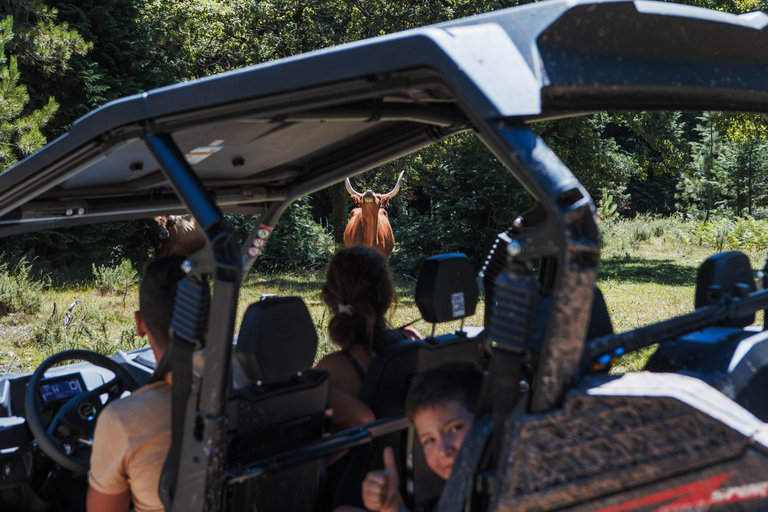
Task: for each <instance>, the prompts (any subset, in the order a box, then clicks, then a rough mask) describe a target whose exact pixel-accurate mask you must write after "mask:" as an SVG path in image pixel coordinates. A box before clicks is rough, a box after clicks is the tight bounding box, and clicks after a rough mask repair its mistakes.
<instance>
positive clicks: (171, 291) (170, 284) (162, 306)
mask: <svg viewBox="0 0 768 512" xmlns="http://www.w3.org/2000/svg"><path fill="white" fill-rule="evenodd" d="M184 259H185V256H184V255H182V254H172V255H170V256H164V257H162V258H157V259H155V260H152V261H150V262H148V263H147V264H146V265H145V266H144V272H143V274H144V276H143V277H142V278H141V284H140V285H139V311H141V316H142V318H143V319H144V323H145V324H146V326H147V329H148V330H149V332H150V333H152V338H153V339H154V340H155V342H156V343H157V344H158V345H159V346H160V347H161V348H163V349H167V348H168V345H170V342H171V339H170V336H169V335H168V330H169V329H170V327H171V317H172V316H173V306H174V301H175V299H176V285H177V284H178V282H179V281H180V280H181V279H183V278H184V277H185V275H186V274H185V273H184V271H183V270H181V264H182V263H183V262H184Z"/></svg>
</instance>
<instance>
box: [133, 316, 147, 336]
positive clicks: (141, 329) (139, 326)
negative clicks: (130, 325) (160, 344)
mask: <svg viewBox="0 0 768 512" xmlns="http://www.w3.org/2000/svg"><path fill="white" fill-rule="evenodd" d="M133 319H134V321H135V322H136V334H137V335H138V336H140V337H142V338H143V337H145V336H146V335H147V334H149V330H147V324H145V323H144V317H143V316H141V311H136V312H134V313H133Z"/></svg>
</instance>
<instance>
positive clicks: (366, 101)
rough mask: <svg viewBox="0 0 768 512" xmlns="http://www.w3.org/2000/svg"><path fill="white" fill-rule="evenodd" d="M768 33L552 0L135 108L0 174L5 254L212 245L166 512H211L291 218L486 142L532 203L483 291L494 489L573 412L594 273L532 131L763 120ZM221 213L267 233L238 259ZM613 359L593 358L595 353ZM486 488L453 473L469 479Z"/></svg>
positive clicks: (584, 205)
mask: <svg viewBox="0 0 768 512" xmlns="http://www.w3.org/2000/svg"><path fill="white" fill-rule="evenodd" d="M766 25H768V16H766V15H765V14H763V13H751V14H745V15H741V16H735V15H731V14H725V13H721V12H715V11H709V10H704V9H700V8H694V7H688V6H682V5H676V4H669V3H657V2H645V1H635V2H631V1H606V2H587V1H584V2H582V1H560V0H553V1H548V2H542V3H537V4H531V5H526V6H522V7H516V8H512V9H507V10H503V11H498V12H493V13H488V14H484V15H480V16H475V17H472V18H467V19H462V20H457V21H452V22H448V23H442V24H438V25H434V26H431V27H426V28H421V29H416V30H411V31H407V32H403V33H398V34H392V35H388V36H383V37H378V38H375V39H371V40H366V41H361V42H358V43H353V44H348V45H344V46H340V47H337V48H329V49H325V50H320V51H317V52H313V53H310V54H306V55H299V56H296V57H291V58H287V59H283V60H280V61H276V62H271V63H266V64H262V65H259V66H254V67H249V68H244V69H240V70H237V71H233V72H230V73H225V74H222V75H217V76H213V77H209V78H205V79H201V80H196V81H192V82H188V83H183V84H179V85H175V86H171V87H165V88H161V89H157V90H153V91H149V92H146V93H144V94H140V95H135V96H131V97H127V98H124V99H122V100H118V101H115V102H112V103H109V104H107V105H105V106H103V107H101V108H99V109H97V110H95V111H94V112H92V113H90V114H88V115H87V116H85V117H83V118H81V119H79V120H78V121H77V122H76V123H75V124H74V125H73V126H72V128H71V130H70V131H69V132H68V133H66V134H64V135H63V136H61V137H60V138H58V139H56V140H55V141H53V142H51V143H50V144H48V145H47V146H46V147H45V148H44V149H42V150H41V151H39V152H38V153H36V154H34V155H32V156H30V157H28V158H26V159H25V160H23V161H21V162H20V163H19V164H17V165H16V166H15V167H14V168H12V169H10V170H8V171H7V172H5V173H4V174H2V175H0V236H9V235H14V234H20V233H25V232H31V231H37V230H45V229H53V228H60V227H66V226H73V225H80V224H88V223H95V222H105V221H114V220H127V219H137V218H145V217H149V216H152V215H156V214H172V213H183V212H189V213H191V214H192V215H193V216H194V217H195V219H196V220H197V222H198V224H199V225H200V226H201V227H202V228H203V229H204V231H205V233H206V236H207V238H208V241H209V244H207V245H206V247H205V248H204V249H202V250H201V251H200V252H198V253H197V254H194V255H192V256H191V257H190V258H189V259H188V261H187V264H186V270H187V271H188V274H189V275H190V280H189V282H190V283H191V284H189V290H188V291H189V293H190V296H191V297H192V298H191V299H190V302H189V308H191V311H193V312H194V311H196V309H197V308H199V307H200V304H201V303H202V301H204V300H205V299H203V298H201V297H198V296H197V295H195V291H194V290H195V288H194V282H195V280H200V279H204V278H206V276H212V277H213V280H214V281H213V282H214V285H213V291H212V293H213V297H214V298H215V300H213V301H212V302H211V308H212V310H211V316H212V317H213V318H216V319H217V321H216V322H215V323H213V324H212V325H211V328H210V331H209V333H208V340H207V348H206V350H207V353H206V369H205V376H204V379H203V380H202V387H201V389H200V390H199V400H197V401H195V402H190V404H191V406H193V407H194V411H191V412H190V411H188V412H187V417H186V418H187V420H188V421H189V419H190V418H193V422H194V429H195V435H184V437H183V439H182V438H181V437H180V434H178V433H177V432H176V431H175V432H174V438H173V443H174V448H175V449H176V450H178V460H179V464H178V466H177V467H176V470H175V473H176V477H175V478H178V479H179V480H180V481H183V482H184V489H185V492H184V493H178V494H177V496H175V499H174V500H173V507H172V509H173V510H185V511H193V510H200V511H202V510H205V511H213V510H219V509H220V507H221V503H222V493H223V489H224V485H225V479H226V478H241V477H242V475H229V476H227V470H226V467H225V466H226V456H225V453H226V446H225V443H226V429H227V424H228V418H227V414H226V400H227V396H228V393H229V381H228V375H229V372H230V359H231V351H232V345H231V340H232V338H233V334H234V326H235V314H236V309H237V302H238V292H239V287H240V283H241V279H242V276H243V275H244V274H245V273H246V272H247V271H248V270H249V269H250V267H251V266H252V265H253V263H254V261H255V259H256V258H257V256H258V253H259V251H260V249H261V247H262V246H263V244H264V242H266V239H267V238H268V237H269V235H270V233H271V231H272V228H273V227H274V226H275V224H276V222H277V221H278V219H279V218H280V215H281V213H282V212H283V211H284V210H285V208H286V207H287V206H288V205H289V204H290V203H291V202H293V201H295V200H296V199H297V198H300V197H302V196H304V195H307V194H310V193H312V192H315V191H317V190H320V189H322V188H325V187H327V186H330V185H331V184H334V183H337V182H339V181H341V180H343V179H344V178H347V177H350V176H353V175H355V174H357V173H360V172H362V171H365V170H367V169H370V168H372V167H375V166H377V165H380V164H382V163H385V162H388V161H391V160H393V159H395V158H397V157H399V156H401V155H404V154H407V153H409V152H412V151H415V150H417V149H419V148H422V147H424V146H427V145H430V144H433V143H435V142H437V141H439V140H442V139H444V138H446V137H448V136H450V135H452V134H455V133H458V132H462V131H467V130H473V131H474V132H475V133H476V134H477V135H478V136H479V137H480V138H481V139H482V141H483V142H484V143H485V144H486V145H487V146H488V147H489V148H490V149H491V150H492V151H493V153H494V154H495V155H496V156H497V157H498V158H499V160H500V161H502V162H503V163H504V165H506V166H507V167H508V168H509V170H510V171H511V172H512V174H513V175H514V176H515V177H516V178H517V179H518V180H519V182H520V183H521V184H522V185H523V186H524V187H525V188H526V189H527V190H528V191H529V192H530V193H531V195H532V196H533V197H534V198H535V200H536V203H537V209H536V211H535V212H534V214H532V215H529V216H527V217H526V218H525V219H524V220H523V221H521V224H520V225H519V226H518V229H513V230H511V231H510V232H509V233H508V234H506V235H505V236H506V238H505V239H504V240H502V242H503V243H502V244H501V245H499V246H498V247H499V250H498V251H497V252H496V253H495V254H493V255H491V257H490V258H489V262H490V263H492V264H493V265H495V267H494V266H493V265H490V266H488V265H487V267H486V268H487V269H493V268H495V269H496V270H494V271H490V270H489V271H488V272H486V274H485V276H484V279H485V284H486V290H487V293H489V294H491V296H496V300H497V306H498V307H496V308H495V309H490V310H489V311H488V312H487V314H486V318H485V325H486V331H485V335H484V338H483V339H484V346H485V347H486V350H487V354H488V358H489V364H488V370H489V379H488V383H487V388H488V389H487V390H486V392H485V394H484V401H483V402H482V404H481V411H480V412H481V413H483V414H485V415H486V416H487V417H488V418H492V419H491V420H489V422H486V423H485V424H484V427H483V428H485V429H486V430H487V432H488V434H487V435H488V436H489V439H490V441H489V443H488V446H490V449H489V453H490V455H489V456H488V458H487V459H486V460H485V461H484V462H483V464H485V467H486V468H490V469H493V468H495V467H496V466H498V465H499V464H501V462H502V461H503V459H504V457H505V452H504V450H505V449H506V448H505V446H504V445H503V438H504V433H505V428H507V427H505V425H506V422H507V421H508V419H509V418H510V415H512V414H519V413H520V412H528V413H544V412H547V411H552V410H554V409H556V408H557V407H560V406H561V405H562V404H563V401H564V397H565V394H566V392H567V391H568V389H570V387H571V386H572V384H573V382H574V380H575V379H576V378H577V377H578V376H579V374H580V372H581V370H582V369H583V368H584V359H583V354H584V353H585V337H586V333H587V327H588V322H589V318H590V314H591V304H592V301H591V297H592V295H593V289H594V283H595V280H596V276H597V270H598V264H599V237H598V229H597V223H596V218H595V207H594V203H593V201H592V199H591V197H590V196H589V194H588V193H587V192H586V190H585V189H584V187H583V186H582V185H581V184H580V183H579V182H578V180H577V179H576V178H575V177H574V176H573V174H572V173H571V172H570V171H569V170H568V168H567V167H566V166H565V165H564V164H563V163H562V162H560V160H559V159H558V158H557V156H556V155H555V154H554V153H553V152H552V151H551V150H550V149H549V148H548V147H547V145H546V144H545V143H544V142H543V141H542V140H541V139H540V138H538V137H537V136H536V135H535V134H534V133H533V132H532V131H531V129H530V128H529V127H528V124H529V123H532V122H536V121H540V120H546V119H553V118H558V117H564V116H576V115H580V114H583V113H589V112H595V111H603V110H655V109H672V108H674V109H690V110H713V109H717V110H729V111H748V112H759V113H766V112H768V30H766ZM225 213H246V214H252V215H259V221H258V223H257V227H256V228H255V229H254V231H253V233H251V236H250V239H249V240H248V241H247V242H246V243H245V244H244V246H243V247H242V248H238V247H237V244H236V242H235V239H234V237H233V236H232V233H231V231H230V229H229V226H228V224H227V222H226V220H225V218H224V214H225ZM533 261H540V262H541V266H540V269H541V270H540V271H539V273H538V278H534V277H533V276H532V275H530V274H527V273H526V272H521V271H519V269H520V268H523V269H525V268H526V265H529V264H530V263H531V262H533ZM503 293H506V294H508V295H510V294H511V295H516V296H520V297H524V300H523V301H522V306H524V307H523V309H524V311H526V312H527V313H523V314H521V315H519V316H514V315H512V321H507V320H508V318H509V314H508V312H506V311H504V307H506V306H505V304H506V303H505V302H504V301H503V300H501V299H499V298H498V297H500V296H501V295H500V294H503ZM544 298H546V300H548V301H549V307H548V309H547V312H546V318H544V319H543V321H542V319H540V318H538V316H537V315H538V311H539V308H538V306H537V305H538V304H539V303H540V301H541V300H542V299H544ZM489 300H490V299H489ZM180 307H181V306H177V310H178V308H180ZM510 307H512V306H510ZM505 315H506V316H505ZM184 318H185V317H184V315H182V314H178V315H176V316H175V317H174V326H173V330H174V335H175V338H176V340H177V341H178V342H179V346H187V347H193V348H194V347H196V346H199V344H200V334H199V326H198V325H196V324H195V322H194V321H186V320H185V319H184ZM505 319H506V320H505ZM538 325H544V326H545V328H544V330H543V331H542V332H539V331H538V330H537V328H536V326H538ZM602 342H603V343H606V342H605V340H603V341H602ZM174 343H175V344H174V347H176V346H177V345H176V341H175V342H174ZM610 346H612V345H611V344H610V343H608V344H607V345H605V347H608V348H610ZM600 347H602V348H597V349H596V348H594V346H593V347H591V348H590V347H587V349H586V353H588V354H589V355H590V357H593V356H596V355H599V354H601V353H603V352H604V351H603V348H605V347H603V346H602V345H601V346H600ZM178 352H179V351H178V350H177V349H174V354H175V355H174V357H177V355H176V354H178ZM174 364H177V362H176V361H174ZM178 364H182V365H183V364H186V363H185V362H184V361H183V360H182V361H181V362H180V363H178ZM174 375H176V373H174ZM521 382H527V383H529V384H530V386H521V385H520V383H521ZM174 400H176V398H174ZM174 407H176V405H174ZM174 414H175V413H174ZM190 426H191V425H190ZM323 453H325V452H323V451H322V450H320V451H319V452H316V454H317V455H318V456H321V455H323ZM478 464H479V462H478ZM476 470H477V467H472V468H469V466H468V465H466V464H465V465H464V466H462V467H461V468H459V471H460V472H461V474H462V475H463V476H465V477H466V478H467V479H468V480H472V479H473V478H475V473H476ZM503 488H504V486H503V485H501V484H497V491H496V492H497V493H498V492H502V493H503ZM498 489H502V491H498ZM454 494H456V493H454ZM458 499H459V498H456V500H458ZM499 499H501V498H499ZM456 500H454V501H456ZM502 501H503V500H502ZM446 503H447V504H450V503H452V502H451V499H450V498H447V501H446ZM456 503H458V502H456ZM494 503H496V505H497V506H501V505H499V503H501V502H499V501H498V500H497V502H494ZM454 504H455V503H454ZM457 506H458V505H457ZM502 508H503V507H502Z"/></svg>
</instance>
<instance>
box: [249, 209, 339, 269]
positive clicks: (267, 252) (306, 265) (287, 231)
mask: <svg viewBox="0 0 768 512" xmlns="http://www.w3.org/2000/svg"><path fill="white" fill-rule="evenodd" d="M308 201H309V200H308V198H307V197H303V198H301V199H299V200H298V201H296V202H295V203H293V204H292V205H291V206H289V207H288V208H287V209H286V211H285V213H283V216H282V217H281V218H280V221H279V222H278V223H277V226H276V227H275V230H274V231H273V233H272V235H271V236H270V237H269V240H268V241H267V243H266V244H264V250H263V251H262V252H261V254H260V255H259V257H258V259H257V260H256V267H257V268H258V269H260V270H263V269H268V270H278V269H279V270H287V269H317V268H322V267H324V266H325V265H326V264H327V263H328V260H330V259H331V255H332V254H333V250H334V243H333V237H331V235H330V234H329V233H327V232H326V231H325V230H324V229H323V227H322V226H320V225H319V224H317V223H316V222H315V221H314V220H313V219H312V214H311V211H310V208H309V202H308Z"/></svg>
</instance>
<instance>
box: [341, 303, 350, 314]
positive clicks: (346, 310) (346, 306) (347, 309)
mask: <svg viewBox="0 0 768 512" xmlns="http://www.w3.org/2000/svg"><path fill="white" fill-rule="evenodd" d="M341 313H346V314H348V315H349V316H352V306H351V305H350V304H339V314H341Z"/></svg>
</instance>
